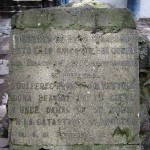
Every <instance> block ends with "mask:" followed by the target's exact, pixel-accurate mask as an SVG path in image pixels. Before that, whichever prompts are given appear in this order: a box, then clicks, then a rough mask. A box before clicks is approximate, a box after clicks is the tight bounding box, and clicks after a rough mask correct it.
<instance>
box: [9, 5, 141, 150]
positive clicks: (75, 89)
mask: <svg viewBox="0 0 150 150" xmlns="http://www.w3.org/2000/svg"><path fill="white" fill-rule="evenodd" d="M12 27H13V30H12V38H11V62H10V68H11V69H10V100H9V118H10V142H11V144H12V145H14V147H15V145H16V146H19V145H20V146H23V145H29V146H38V145H40V146H52V145H53V146H62V145H63V146H65V147H67V146H69V145H70V146H72V147H73V145H93V146H94V145H101V144H103V145H105V144H108V145H111V144H114V145H121V144H123V145H126V144H133V146H127V147H125V148H122V150H131V149H135V150H139V149H140V148H139V146H136V145H139V85H138V84H139V77H138V45H137V41H138V40H137V38H138V36H137V32H136V30H135V24H134V21H133V19H132V17H131V14H130V12H128V10H126V9H104V8H103V9H98V8H69V7H68V8H51V9H40V10H28V11H26V12H23V13H20V14H17V15H15V16H14V17H13V19H12ZM134 145H135V146H134ZM114 147H115V146H114ZM117 147H118V146H117ZM12 149H13V148H12ZM14 149H15V148H14ZM25 149H28V148H25ZM33 149H34V148H33ZM35 149H37V148H35ZM60 149H61V148H59V147H58V148H55V149H54V148H52V150H60ZM66 149H67V148H64V150H66ZM76 149H77V150H80V148H71V147H70V148H69V147H68V149H67V150H76ZM81 149H83V148H81ZM85 149H86V148H85ZM99 149H103V150H114V149H115V148H113V147H111V148H110V147H106V148H104V147H103V148H100V147H98V148H97V146H95V148H93V147H92V148H91V149H90V150H99ZM116 149H117V150H121V148H116ZM116 149H115V150H116ZM18 150H20V148H18Z"/></svg>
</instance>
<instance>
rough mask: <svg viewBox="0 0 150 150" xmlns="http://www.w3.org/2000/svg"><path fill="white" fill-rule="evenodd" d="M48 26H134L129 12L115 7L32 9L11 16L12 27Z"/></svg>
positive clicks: (97, 28)
mask: <svg viewBox="0 0 150 150" xmlns="http://www.w3.org/2000/svg"><path fill="white" fill-rule="evenodd" d="M93 4H94V5H96V6H97V3H95V2H93ZM83 12H84V13H83ZM64 16H65V17H64ZM86 18H87V19H86ZM83 20H84V21H83ZM49 27H52V28H58V29H62V30H74V29H75V30H90V31H91V30H95V31H97V32H98V31H102V32H104V33H108V32H118V31H119V30H122V29H123V28H131V29H135V27H136V26H135V22H134V20H133V18H132V16H131V13H130V12H129V11H128V10H127V9H116V8H115V9H114V8H95V7H94V8H88V9H87V8H86V7H85V8H84V7H81V8H70V7H67V8H57V9H56V8H52V9H50V10H49V9H37V10H35V9H33V10H28V11H25V12H22V13H20V14H16V15H15V16H13V18H12V28H13V29H14V28H17V29H25V28H42V29H46V28H49Z"/></svg>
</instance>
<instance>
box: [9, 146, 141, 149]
mask: <svg viewBox="0 0 150 150" xmlns="http://www.w3.org/2000/svg"><path fill="white" fill-rule="evenodd" d="M43 148H44V149H43V150H142V149H141V147H140V146H135V145H133V146H132V145H99V146H94V145H91V146H85V145H75V146H46V147H43ZM31 149H32V150H40V149H42V147H36V146H35V147H30V146H11V147H10V150H31Z"/></svg>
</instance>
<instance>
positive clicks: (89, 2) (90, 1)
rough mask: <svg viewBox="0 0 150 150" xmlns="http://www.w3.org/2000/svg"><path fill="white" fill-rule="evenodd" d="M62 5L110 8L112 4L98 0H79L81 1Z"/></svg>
mask: <svg viewBox="0 0 150 150" xmlns="http://www.w3.org/2000/svg"><path fill="white" fill-rule="evenodd" d="M64 7H89V8H90V7H96V8H112V7H113V6H112V5H110V4H108V3H104V2H100V1H98V0H81V2H72V3H69V4H67V5H64Z"/></svg>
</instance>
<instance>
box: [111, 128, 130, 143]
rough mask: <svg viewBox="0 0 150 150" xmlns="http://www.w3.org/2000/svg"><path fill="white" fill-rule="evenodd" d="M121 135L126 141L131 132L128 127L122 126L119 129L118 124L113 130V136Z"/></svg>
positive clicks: (128, 139)
mask: <svg viewBox="0 0 150 150" xmlns="http://www.w3.org/2000/svg"><path fill="white" fill-rule="evenodd" d="M116 135H119V136H122V137H124V136H125V138H126V141H127V143H129V141H130V137H131V133H130V129H129V128H123V129H121V128H120V127H119V126H118V127H117V128H116V129H115V130H114V133H113V136H116Z"/></svg>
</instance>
